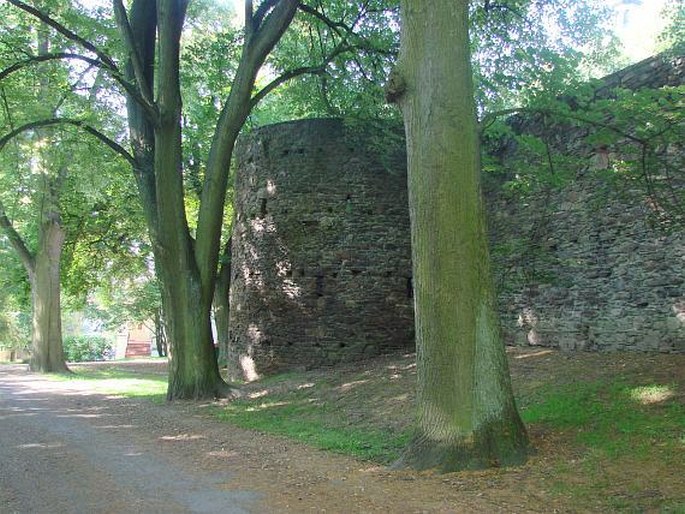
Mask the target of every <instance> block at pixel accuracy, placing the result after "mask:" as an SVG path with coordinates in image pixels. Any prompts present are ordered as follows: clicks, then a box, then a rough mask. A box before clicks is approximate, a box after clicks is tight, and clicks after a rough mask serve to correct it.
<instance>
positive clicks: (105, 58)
mask: <svg viewBox="0 0 685 514" xmlns="http://www.w3.org/2000/svg"><path fill="white" fill-rule="evenodd" d="M7 1H8V2H10V3H11V4H12V5H14V6H16V7H17V8H19V9H22V10H23V11H25V12H27V13H29V14H30V15H32V16H34V17H35V18H38V19H39V20H40V21H42V22H43V23H45V24H46V25H48V26H50V27H52V28H53V29H55V30H56V31H57V32H59V33H60V34H62V35H63V36H64V37H66V38H67V39H69V40H70V41H73V42H75V43H77V44H79V45H80V46H82V47H83V48H85V49H86V50H88V51H90V52H93V53H94V54H95V55H96V56H97V57H98V58H97V59H92V58H90V57H85V56H82V55H79V54H74V53H69V52H59V53H52V54H43V55H39V56H34V57H31V58H29V59H26V60H25V61H20V62H19V63H16V64H13V65H12V66H10V67H9V68H7V69H5V70H3V73H4V76H2V77H0V78H5V76H7V75H9V74H10V73H13V72H14V71H17V70H18V69H21V68H23V67H25V66H27V65H29V64H31V63H34V62H41V61H48V60H54V59H79V60H82V61H85V62H87V63H89V64H92V65H94V66H98V67H100V68H101V69H105V70H107V71H109V72H110V73H111V74H112V77H113V78H114V79H115V80H116V81H117V82H118V83H119V84H120V85H121V87H123V88H124V90H125V91H126V92H127V93H128V94H129V95H130V96H131V97H132V98H133V99H134V100H135V101H136V102H138V103H139V104H140V105H141V106H142V107H143V109H145V111H146V112H147V113H148V115H150V116H151V117H152V119H155V117H156V113H157V111H156V109H155V107H154V104H153V103H152V102H150V101H148V100H147V99H146V98H145V96H144V95H143V94H142V90H141V89H139V88H137V87H136V86H135V85H133V84H131V83H130V82H128V81H127V80H126V79H125V78H124V75H123V74H122V73H121V70H119V67H118V66H117V65H116V63H115V62H114V60H113V59H112V58H111V57H110V56H109V55H107V54H106V53H105V52H103V51H101V50H99V49H98V48H97V47H96V46H95V45H93V44H92V43H91V42H89V41H87V40H86V39H83V38H82V37H81V36H79V35H78V34H76V33H74V32H73V31H71V30H69V29H68V28H66V27H65V26H64V25H62V24H61V23H59V22H58V21H56V20H54V19H52V18H50V17H49V16H48V15H47V14H45V13H43V12H41V11H39V10H38V9H35V8H33V7H31V6H30V5H27V4H25V3H24V2H22V1H20V0H7ZM60 56H61V57H60ZM15 66H18V67H16V68H15Z"/></svg>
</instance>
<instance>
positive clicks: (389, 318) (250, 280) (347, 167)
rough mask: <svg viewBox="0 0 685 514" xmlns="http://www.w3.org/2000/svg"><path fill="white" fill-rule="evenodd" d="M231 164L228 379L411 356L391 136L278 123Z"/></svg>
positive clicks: (399, 190)
mask: <svg viewBox="0 0 685 514" xmlns="http://www.w3.org/2000/svg"><path fill="white" fill-rule="evenodd" d="M236 157H237V171H236V181H235V216H236V218H235V224H234V228H233V243H232V244H233V246H232V283H231V293H230V303H231V308H230V332H229V354H228V358H229V363H230V368H231V369H232V373H233V374H234V375H236V374H239V375H242V376H243V377H244V378H246V379H248V380H251V379H255V378H257V377H258V376H259V375H260V374H261V373H263V372H267V371H274V370H279V369H298V368H308V367H314V366H325V365H330V364H335V363H339V362H341V361H353V360H359V359H364V358H368V357H370V356H375V355H379V354H384V353H389V352H392V351H398V350H411V349H413V343H414V331H413V308H412V303H413V301H412V284H411V249H410V237H409V217H408V211H407V188H406V154H405V151H404V142H403V138H402V134H401V130H400V129H399V128H398V127H390V126H388V125H385V124H383V125H376V126H373V125H366V124H365V125H364V126H362V127H360V126H359V125H355V126H354V127H348V126H346V124H345V123H344V122H343V121H342V120H338V119H312V120H304V121H295V122H288V123H281V124H277V125H272V126H268V127H263V128H261V129H258V130H256V131H254V132H252V133H251V134H249V135H247V136H245V137H244V138H242V139H241V141H240V142H239V145H238V147H237V149H236Z"/></svg>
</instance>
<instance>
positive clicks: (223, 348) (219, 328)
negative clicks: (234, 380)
mask: <svg viewBox="0 0 685 514" xmlns="http://www.w3.org/2000/svg"><path fill="white" fill-rule="evenodd" d="M230 288H231V241H230V240H229V241H228V242H227V243H226V247H225V249H224V253H223V256H222V258H221V269H220V270H219V274H218V275H217V278H216V290H215V291H214V320H215V322H216V333H217V348H218V355H217V361H218V362H219V364H220V365H221V364H224V363H226V362H227V359H228V313H229V310H230V304H229V290H230Z"/></svg>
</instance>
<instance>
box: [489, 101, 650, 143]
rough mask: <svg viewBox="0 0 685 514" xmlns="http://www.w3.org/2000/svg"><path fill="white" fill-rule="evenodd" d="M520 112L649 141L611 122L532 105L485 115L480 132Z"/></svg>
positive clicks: (630, 138) (635, 139) (640, 140)
mask: <svg viewBox="0 0 685 514" xmlns="http://www.w3.org/2000/svg"><path fill="white" fill-rule="evenodd" d="M518 113H525V114H544V115H547V116H557V117H559V118H564V119H567V120H573V121H579V122H581V123H587V124H588V125H591V126H593V127H600V128H605V129H607V130H611V131H612V132H614V133H616V134H618V135H619V136H622V137H625V138H626V139H628V140H629V141H632V142H634V143H638V144H640V145H643V146H644V145H647V141H646V140H644V139H641V138H639V137H636V136H634V135H632V134H629V133H628V132H625V131H623V130H621V129H620V128H618V127H616V126H614V125H612V124H611V123H606V122H603V121H596V120H593V119H590V118H586V117H584V116H580V115H578V114H568V113H564V112H559V111H554V110H552V109H535V108H530V107H519V108H514V109H503V110H501V111H496V112H493V113H490V114H487V115H486V116H484V117H483V119H482V120H481V122H480V124H479V125H480V133H481V135H482V134H483V132H485V130H486V129H487V128H488V127H489V126H490V125H492V124H493V123H494V121H495V120H496V119H497V118H499V117H501V116H508V115H510V114H518Z"/></svg>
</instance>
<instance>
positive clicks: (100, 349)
mask: <svg viewBox="0 0 685 514" xmlns="http://www.w3.org/2000/svg"><path fill="white" fill-rule="evenodd" d="M113 355H114V348H113V347H112V343H111V341H109V340H108V339H106V338H104V337H100V336H70V337H65V338H64V357H65V358H66V360H67V361H69V362H83V361H102V360H107V359H111V358H112V356H113Z"/></svg>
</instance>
